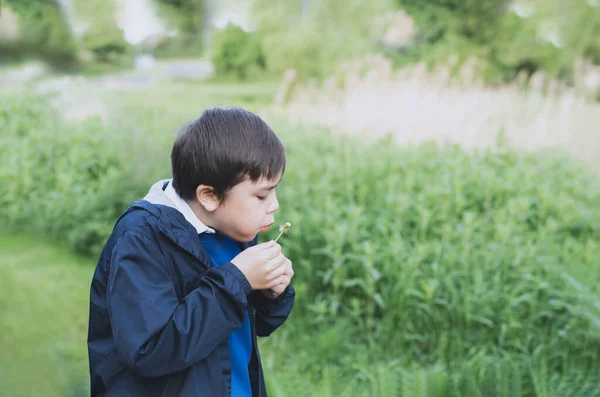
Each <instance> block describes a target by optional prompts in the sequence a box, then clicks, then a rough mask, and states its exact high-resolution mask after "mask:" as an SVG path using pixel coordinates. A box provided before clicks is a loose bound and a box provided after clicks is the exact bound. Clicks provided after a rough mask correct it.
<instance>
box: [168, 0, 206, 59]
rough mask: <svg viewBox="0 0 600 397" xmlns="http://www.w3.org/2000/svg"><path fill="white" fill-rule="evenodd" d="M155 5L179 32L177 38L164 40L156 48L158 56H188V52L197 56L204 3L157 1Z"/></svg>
mask: <svg viewBox="0 0 600 397" xmlns="http://www.w3.org/2000/svg"><path fill="white" fill-rule="evenodd" d="M157 4H158V6H159V7H160V9H161V10H162V11H163V12H165V14H166V16H167V19H168V20H169V21H171V22H172V23H173V24H174V25H175V27H176V29H177V30H178V32H179V33H178V35H177V37H175V38H172V39H169V40H165V41H164V43H163V44H161V45H160V46H159V47H158V48H157V52H158V53H159V55H162V54H168V55H189V53H190V51H192V52H197V53H198V54H199V53H200V51H201V50H202V32H203V28H204V25H205V13H206V10H205V1H204V0H157Z"/></svg>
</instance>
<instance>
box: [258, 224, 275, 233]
mask: <svg viewBox="0 0 600 397" xmlns="http://www.w3.org/2000/svg"><path fill="white" fill-rule="evenodd" d="M271 226H273V223H270V224H268V225H266V226H263V227H261V228H260V231H261V232H266V231H268V230H269V229H270V228H271Z"/></svg>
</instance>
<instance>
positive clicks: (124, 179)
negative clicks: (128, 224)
mask: <svg viewBox="0 0 600 397" xmlns="http://www.w3.org/2000/svg"><path fill="white" fill-rule="evenodd" d="M0 128H1V129H2V131H3V133H2V135H1V137H0V158H1V159H2V162H1V165H0V181H2V186H1V187H0V207H1V208H0V214H1V216H2V219H4V220H5V221H6V223H5V225H4V226H5V227H7V226H8V227H13V228H16V229H17V230H29V231H32V232H33V231H38V232H39V233H40V234H43V235H45V236H50V237H53V238H56V239H57V240H60V241H63V242H64V243H65V244H66V245H67V246H69V247H71V248H74V249H75V250H77V251H79V252H82V253H86V254H90V253H93V254H96V253H98V252H99V250H100V249H101V247H102V244H103V243H104V241H105V238H106V237H107V236H108V234H109V233H110V230H111V228H112V225H113V224H114V221H115V220H116V217H117V216H118V215H119V214H120V212H121V211H122V210H123V209H124V208H126V207H127V205H128V204H129V203H130V202H131V201H132V200H133V199H135V198H136V197H138V196H139V195H140V194H142V193H143V191H144V189H147V186H144V187H143V188H141V186H140V185H139V184H138V183H139V182H137V181H136V179H135V178H133V176H134V175H135V174H136V173H137V172H138V171H137V170H136V169H135V168H132V169H129V170H128V171H126V168H127V163H126V162H125V161H124V154H123V153H122V152H121V150H122V149H119V148H125V147H131V146H130V145H129V144H126V142H125V141H124V140H122V139H120V138H118V136H117V135H112V134H109V133H108V131H110V130H109V129H108V128H105V127H104V126H103V125H102V123H101V122H100V121H98V120H92V121H89V122H87V123H85V124H79V125H71V124H68V123H66V122H64V121H63V120H62V119H61V118H60V115H58V114H57V112H56V110H54V109H53V108H52V107H51V106H49V104H48V103H47V102H46V101H44V100H41V99H39V98H32V97H27V96H25V97H3V98H1V99H0ZM129 156H131V154H129ZM130 158H131V157H130ZM133 163H134V164H135V162H133ZM128 173H129V176H127V174H128ZM122 186H128V187H129V189H127V191H124V192H118V190H119V189H121V187H122ZM3 223H4V222H3Z"/></svg>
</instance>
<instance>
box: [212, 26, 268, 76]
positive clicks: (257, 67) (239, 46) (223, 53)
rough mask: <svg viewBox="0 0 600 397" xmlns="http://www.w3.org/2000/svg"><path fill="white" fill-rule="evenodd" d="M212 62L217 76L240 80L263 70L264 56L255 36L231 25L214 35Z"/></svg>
mask: <svg viewBox="0 0 600 397" xmlns="http://www.w3.org/2000/svg"><path fill="white" fill-rule="evenodd" d="M212 61H213V64H214V67H215V72H216V74H217V75H218V76H226V77H232V76H233V77H236V78H238V79H240V80H245V79H246V78H248V77H250V76H253V75H256V74H257V73H260V72H261V71H263V70H264V69H265V56H264V54H263V51H262V47H261V45H260V43H259V42H258V41H257V40H256V38H255V36H254V35H252V34H251V33H248V32H246V31H244V30H243V29H242V28H241V27H239V26H236V25H233V24H231V23H230V24H228V25H227V26H226V27H225V28H224V29H222V30H220V31H218V32H216V33H215V35H214V43H213V50H212Z"/></svg>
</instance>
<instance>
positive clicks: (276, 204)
mask: <svg viewBox="0 0 600 397" xmlns="http://www.w3.org/2000/svg"><path fill="white" fill-rule="evenodd" d="M278 209H279V200H277V197H275V199H274V200H273V203H272V204H271V207H270V208H269V214H272V213H273V212H275V211H277V210H278Z"/></svg>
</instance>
